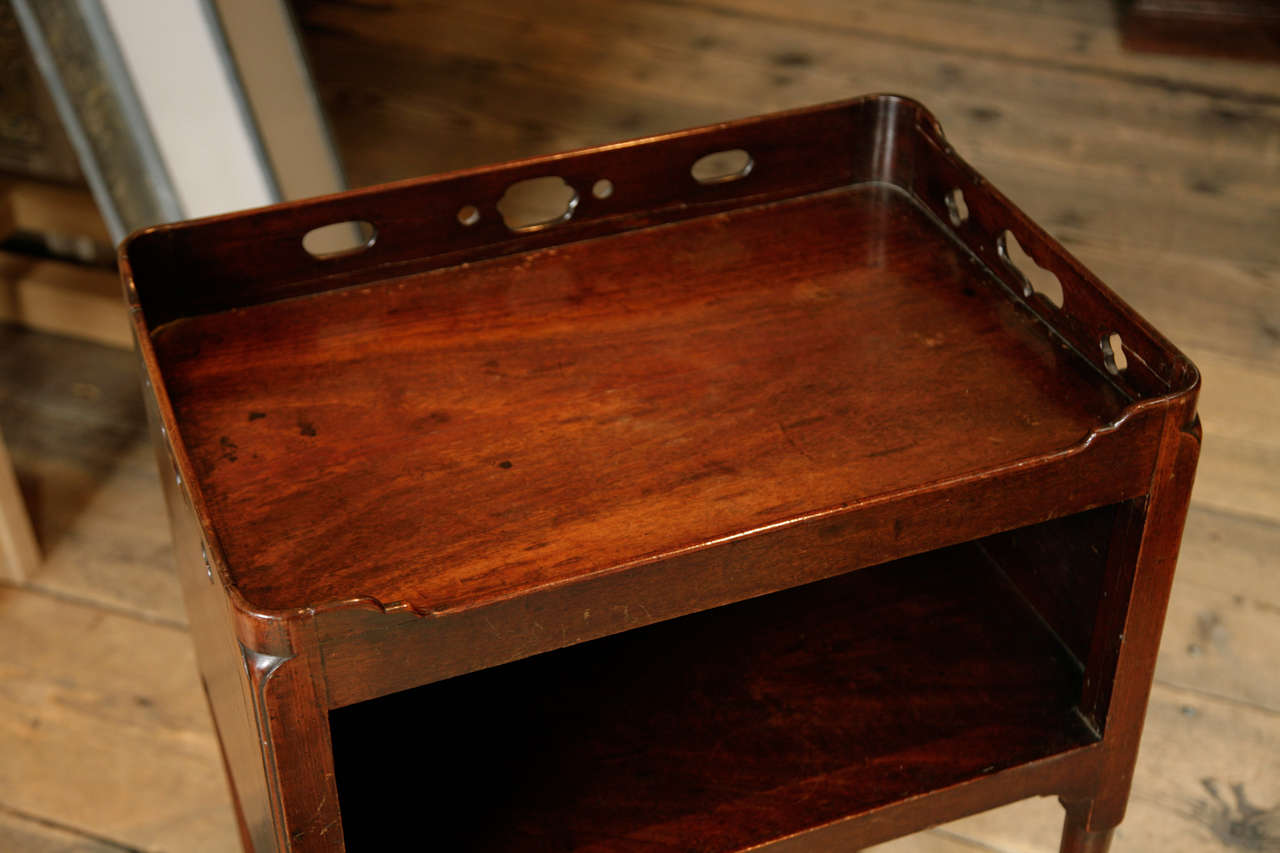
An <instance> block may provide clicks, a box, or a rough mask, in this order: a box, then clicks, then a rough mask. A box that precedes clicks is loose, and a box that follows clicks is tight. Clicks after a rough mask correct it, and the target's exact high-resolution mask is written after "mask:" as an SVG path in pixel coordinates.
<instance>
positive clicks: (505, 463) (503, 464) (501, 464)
mask: <svg viewBox="0 0 1280 853" xmlns="http://www.w3.org/2000/svg"><path fill="white" fill-rule="evenodd" d="M498 467H499V468H510V467H511V460H510V459H503V460H502V461H501V462H499V463H498Z"/></svg>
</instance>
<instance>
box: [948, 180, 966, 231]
mask: <svg viewBox="0 0 1280 853" xmlns="http://www.w3.org/2000/svg"><path fill="white" fill-rule="evenodd" d="M946 204H947V218H948V219H950V220H951V224H952V225H954V226H956V227H957V228H958V227H960V226H961V225H963V224H964V223H966V222H968V221H969V205H967V204H965V203H964V191H963V190H961V189H960V188H959V187H956V188H955V189H953V190H952V191H951V192H949V193H947V198H946Z"/></svg>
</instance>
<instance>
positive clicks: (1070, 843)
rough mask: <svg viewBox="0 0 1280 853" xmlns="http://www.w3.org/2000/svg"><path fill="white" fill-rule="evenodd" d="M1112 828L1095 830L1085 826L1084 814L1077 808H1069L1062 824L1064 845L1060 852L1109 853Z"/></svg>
mask: <svg viewBox="0 0 1280 853" xmlns="http://www.w3.org/2000/svg"><path fill="white" fill-rule="evenodd" d="M1114 831H1115V829H1114V828H1112V829H1102V830H1097V831H1094V832H1091V831H1089V830H1088V829H1086V828H1085V823H1084V820H1083V819H1082V815H1081V814H1080V813H1079V812H1076V811H1075V810H1073V809H1071V808H1068V809H1067V819H1066V822H1065V823H1064V824H1063V826H1062V846H1061V847H1060V848H1058V849H1059V853H1107V850H1108V849H1109V848H1110V847H1111V833H1113V832H1114Z"/></svg>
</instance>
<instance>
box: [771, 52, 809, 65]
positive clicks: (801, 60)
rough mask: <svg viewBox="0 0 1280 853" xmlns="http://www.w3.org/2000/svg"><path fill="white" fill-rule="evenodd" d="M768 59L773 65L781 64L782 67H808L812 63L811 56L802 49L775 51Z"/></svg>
mask: <svg viewBox="0 0 1280 853" xmlns="http://www.w3.org/2000/svg"><path fill="white" fill-rule="evenodd" d="M770 59H771V60H772V61H773V64H774V65H781V66H782V67H783V68H808V67H809V66H810V65H813V57H812V56H811V55H809V54H808V53H805V52H804V51H803V50H784V51H782V52H781V53H775V54H774V55H773V56H772V57H770Z"/></svg>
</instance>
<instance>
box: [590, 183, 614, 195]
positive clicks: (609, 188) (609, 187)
mask: <svg viewBox="0 0 1280 853" xmlns="http://www.w3.org/2000/svg"><path fill="white" fill-rule="evenodd" d="M591 194H592V195H593V196H595V197H596V198H598V199H606V198H608V197H609V196H611V195H613V181H611V180H609V179H608V178H601V179H600V180H598V181H596V182H595V183H594V184H592V185H591Z"/></svg>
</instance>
